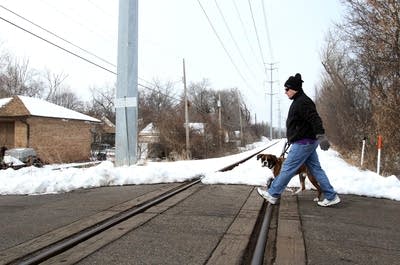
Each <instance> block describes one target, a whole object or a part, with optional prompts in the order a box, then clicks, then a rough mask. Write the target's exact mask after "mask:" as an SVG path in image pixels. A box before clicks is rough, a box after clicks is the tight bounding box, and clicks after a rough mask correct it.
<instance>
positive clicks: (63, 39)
mask: <svg viewBox="0 0 400 265" xmlns="http://www.w3.org/2000/svg"><path fill="white" fill-rule="evenodd" d="M0 7H1V8H3V9H4V10H6V11H8V12H10V13H12V14H13V15H15V16H17V17H19V18H21V19H23V20H25V21H27V22H29V23H31V24H32V25H34V26H36V27H38V28H40V29H41V30H44V31H45V32H47V33H49V34H51V35H52V36H54V37H56V38H58V39H60V40H62V41H65V42H66V43H68V44H70V45H72V46H74V47H75V48H78V49H79V50H81V51H83V52H86V53H88V54H90V55H92V56H94V57H96V58H97V59H99V60H101V61H103V62H105V63H107V64H109V65H111V66H114V67H117V66H116V65H115V64H113V63H111V62H109V61H107V60H105V59H103V58H101V57H99V56H97V55H96V54H94V53H92V52H90V51H88V50H86V49H83V48H81V47H79V46H78V45H76V44H74V43H72V42H70V41H68V40H66V39H65V38H63V37H60V36H59V35H57V34H55V33H53V32H51V31H49V30H47V29H45V28H44V27H42V26H40V25H38V24H36V23H35V22H33V21H31V20H29V19H27V18H25V17H23V16H21V15H19V14H17V13H16V12H14V11H12V10H10V9H8V8H7V7H5V6H3V5H0Z"/></svg>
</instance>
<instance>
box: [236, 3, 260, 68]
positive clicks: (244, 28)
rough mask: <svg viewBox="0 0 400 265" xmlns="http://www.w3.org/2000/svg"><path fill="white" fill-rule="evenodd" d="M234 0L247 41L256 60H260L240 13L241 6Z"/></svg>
mask: <svg viewBox="0 0 400 265" xmlns="http://www.w3.org/2000/svg"><path fill="white" fill-rule="evenodd" d="M232 1H233V5H234V7H235V10H236V15H237V16H238V18H239V21H240V24H241V25H242V29H243V33H244V36H245V37H246V40H247V43H248V44H249V47H250V50H251V52H252V54H253V56H254V58H255V59H256V61H258V57H257V56H256V53H255V51H254V49H253V45H251V42H250V39H249V35H248V34H247V30H246V27H245V25H244V22H243V19H242V16H241V15H240V11H239V8H238V6H237V4H236V1H235V0H232ZM261 63H262V62H261Z"/></svg>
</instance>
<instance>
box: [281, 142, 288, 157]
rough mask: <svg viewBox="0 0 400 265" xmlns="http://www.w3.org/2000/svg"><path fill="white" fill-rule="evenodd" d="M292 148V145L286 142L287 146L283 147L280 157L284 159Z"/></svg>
mask: <svg viewBox="0 0 400 265" xmlns="http://www.w3.org/2000/svg"><path fill="white" fill-rule="evenodd" d="M289 147H290V143H289V142H288V141H286V142H285V145H284V146H283V150H282V154H281V156H280V157H282V158H284V157H285V154H287V151H288V149H289Z"/></svg>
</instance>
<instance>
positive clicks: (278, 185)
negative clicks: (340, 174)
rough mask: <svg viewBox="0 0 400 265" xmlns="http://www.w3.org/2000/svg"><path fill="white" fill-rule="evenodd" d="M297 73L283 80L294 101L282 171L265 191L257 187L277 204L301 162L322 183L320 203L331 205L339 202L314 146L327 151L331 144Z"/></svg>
mask: <svg viewBox="0 0 400 265" xmlns="http://www.w3.org/2000/svg"><path fill="white" fill-rule="evenodd" d="M302 83H303V80H302V79H301V75H300V74H296V75H295V76H290V77H289V79H288V80H287V81H286V82H285V93H286V95H287V96H288V98H289V99H290V100H293V102H292V104H291V105H290V108H289V113H288V117H287V120H286V134H287V140H288V142H289V143H290V144H291V148H290V151H289V153H288V155H287V158H286V160H285V161H284V162H283V165H282V169H281V172H280V173H279V175H278V176H276V178H275V179H274V180H273V181H272V183H271V186H270V188H269V189H267V190H263V189H261V188H258V189H257V191H258V193H259V194H260V195H261V196H262V197H263V198H264V199H266V200H267V201H268V202H270V203H271V204H276V202H277V200H278V199H279V197H280V196H281V194H282V192H283V191H284V189H285V188H286V186H287V184H288V183H289V181H290V180H291V178H292V177H293V176H294V175H295V174H296V171H297V170H298V169H299V167H300V166H301V165H302V164H305V165H306V166H307V168H308V169H309V170H310V172H311V174H313V175H314V177H315V178H316V180H317V181H318V182H319V184H320V186H321V191H322V193H323V194H324V197H325V198H324V200H323V201H319V202H318V205H320V206H331V205H334V204H337V203H339V202H340V198H339V196H338V195H337V193H336V192H335V190H334V189H333V187H332V186H331V184H330V182H329V179H328V177H327V176H326V174H325V171H324V170H323V169H322V168H321V165H320V163H319V159H318V154H317V151H316V149H317V147H318V144H319V145H320V147H321V149H322V150H324V151H326V150H328V149H329V147H330V144H329V141H328V139H327V138H326V136H325V130H324V128H323V125H322V120H321V118H320V116H319V114H318V112H317V109H316V107H315V104H314V102H313V101H312V100H311V99H310V98H309V97H308V96H307V95H306V94H305V93H304V91H303V88H302Z"/></svg>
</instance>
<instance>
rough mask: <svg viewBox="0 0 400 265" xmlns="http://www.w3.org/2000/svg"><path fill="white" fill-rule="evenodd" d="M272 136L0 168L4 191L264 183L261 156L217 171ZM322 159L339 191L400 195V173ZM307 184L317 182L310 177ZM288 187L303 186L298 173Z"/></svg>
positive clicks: (324, 155)
mask: <svg viewBox="0 0 400 265" xmlns="http://www.w3.org/2000/svg"><path fill="white" fill-rule="evenodd" d="M277 141H279V143H278V144H276V145H274V146H273V147H271V148H270V149H268V151H267V150H266V151H264V153H270V154H275V155H280V154H281V152H282V148H283V145H284V143H285V141H284V140H277ZM269 144H270V142H267V140H265V141H263V142H259V143H255V144H253V145H252V146H250V149H251V150H250V149H249V150H250V151H246V152H243V153H240V154H236V155H232V156H227V157H222V158H214V159H204V160H193V161H177V162H148V163H146V164H144V165H134V166H130V167H127V166H125V167H114V166H113V164H112V163H111V162H109V161H106V162H103V163H101V164H100V165H98V166H96V167H91V168H86V169H76V168H64V169H61V170H53V169H54V167H59V166H57V165H49V166H46V167H44V168H35V167H29V168H22V169H19V170H13V169H7V170H1V171H0V174H1V175H0V176H1V177H0V194H2V195H5V194H46V193H60V192H68V191H72V190H76V189H79V188H92V187H100V186H113V185H124V184H150V183H169V182H180V181H185V180H189V179H191V178H193V177H195V176H196V175H204V178H203V179H202V182H203V183H204V184H210V185H211V184H243V185H255V186H258V185H260V186H262V185H265V184H266V182H267V179H269V178H271V177H272V172H271V170H269V169H268V168H265V167H261V163H260V161H259V160H257V159H256V157H253V158H252V159H250V160H248V161H247V162H246V163H243V164H241V165H239V166H237V167H236V168H234V169H233V170H231V171H227V172H217V171H218V170H219V169H221V168H222V167H225V166H227V165H229V164H231V163H233V162H235V161H238V160H241V159H243V158H244V157H246V156H248V155H250V154H253V153H255V152H256V151H258V150H261V149H263V148H265V147H267V146H268V145H269ZM317 152H318V155H319V158H320V162H321V165H322V167H323V168H324V170H325V172H326V173H327V175H328V177H329V179H330V182H331V184H332V186H333V187H334V188H335V190H336V191H337V192H338V193H339V194H355V195H362V196H368V197H376V198H387V199H391V200H397V201H400V181H399V179H397V177H396V176H394V175H393V176H390V177H382V176H379V175H377V174H376V173H375V172H371V171H367V170H360V169H358V168H357V167H354V166H350V165H348V164H347V163H346V162H345V161H344V160H343V159H341V158H340V155H339V154H338V153H337V152H335V151H334V150H332V149H329V150H328V151H321V150H320V149H319V148H318V149H317ZM306 186H307V189H310V188H311V187H312V186H311V184H310V183H309V182H308V180H307V182H306ZM289 187H299V180H298V177H297V176H295V177H294V178H293V179H292V180H291V182H290V183H289Z"/></svg>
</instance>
